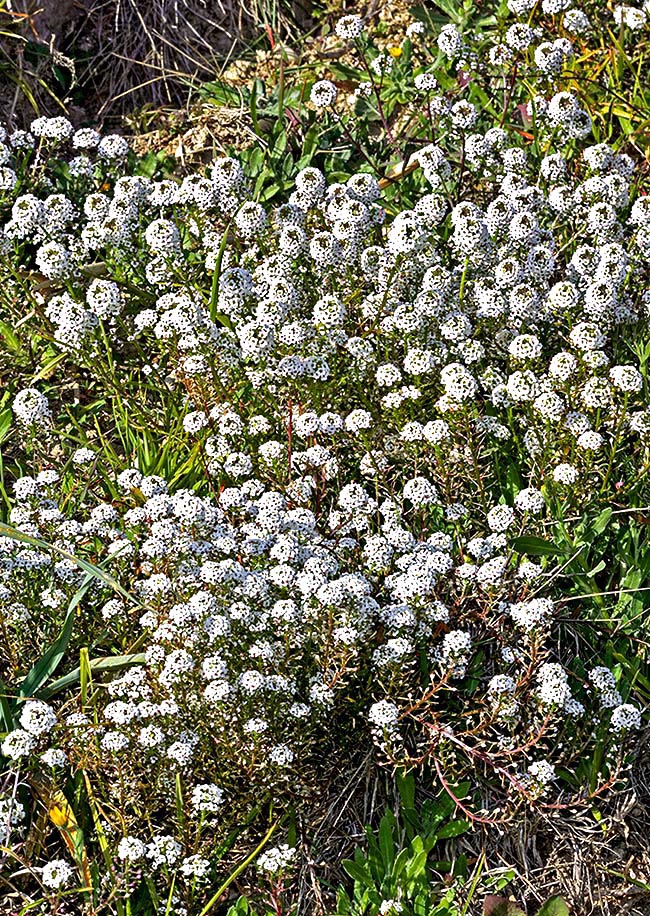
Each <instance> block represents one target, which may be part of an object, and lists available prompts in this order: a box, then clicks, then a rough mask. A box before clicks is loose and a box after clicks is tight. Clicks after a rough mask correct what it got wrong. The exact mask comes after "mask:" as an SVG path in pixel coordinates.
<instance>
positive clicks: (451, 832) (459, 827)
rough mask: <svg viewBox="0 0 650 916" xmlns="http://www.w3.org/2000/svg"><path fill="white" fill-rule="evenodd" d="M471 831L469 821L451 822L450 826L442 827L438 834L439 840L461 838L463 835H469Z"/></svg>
mask: <svg viewBox="0 0 650 916" xmlns="http://www.w3.org/2000/svg"><path fill="white" fill-rule="evenodd" d="M468 830H469V823H468V822H467V821H450V822H449V823H448V824H445V826H444V827H441V828H440V830H438V832H437V838H438V839H439V840H448V839H449V838H450V837H454V836H460V835H461V834H462V833H467V831H468Z"/></svg>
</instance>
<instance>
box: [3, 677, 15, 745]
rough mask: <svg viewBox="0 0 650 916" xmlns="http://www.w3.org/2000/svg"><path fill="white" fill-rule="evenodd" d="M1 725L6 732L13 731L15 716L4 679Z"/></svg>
mask: <svg viewBox="0 0 650 916" xmlns="http://www.w3.org/2000/svg"><path fill="white" fill-rule="evenodd" d="M0 725H1V726H2V730H3V731H5V732H10V731H13V728H14V717H13V716H12V714H11V707H10V706H9V695H8V693H7V688H6V687H5V685H4V681H2V680H0Z"/></svg>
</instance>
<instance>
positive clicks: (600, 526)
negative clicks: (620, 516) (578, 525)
mask: <svg viewBox="0 0 650 916" xmlns="http://www.w3.org/2000/svg"><path fill="white" fill-rule="evenodd" d="M611 518H612V509H603V511H602V512H601V513H600V515H599V516H598V517H597V518H596V520H595V521H594V523H593V525H592V526H591V530H592V531H593V532H594V533H595V534H602V533H603V531H604V530H605V528H607V526H608V525H609V523H610V521H611Z"/></svg>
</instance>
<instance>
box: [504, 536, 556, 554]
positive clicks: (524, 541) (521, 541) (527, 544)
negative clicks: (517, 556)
mask: <svg viewBox="0 0 650 916" xmlns="http://www.w3.org/2000/svg"><path fill="white" fill-rule="evenodd" d="M512 546H513V547H514V549H515V550H516V551H517V553H525V554H527V555H528V556H530V557H559V556H563V555H564V554H565V553H566V551H565V550H564V549H563V548H562V547H560V546H559V545H558V544H554V543H553V542H552V541H546V540H544V538H538V537H535V535H532V534H525V535H522V536H521V537H518V538H515V539H514V540H513V542H512Z"/></svg>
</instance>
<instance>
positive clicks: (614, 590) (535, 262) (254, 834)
mask: <svg viewBox="0 0 650 916" xmlns="http://www.w3.org/2000/svg"><path fill="white" fill-rule="evenodd" d="M487 6H488V5H487V4H481V5H476V6H475V5H474V4H472V3H469V2H468V3H467V4H465V6H463V7H462V9H458V8H457V7H456V5H455V4H449V6H448V8H447V5H446V4H443V3H439V4H438V6H437V12H436V13H435V14H432V13H431V12H430V11H427V10H426V9H416V10H415V13H414V15H415V16H416V17H417V18H414V20H413V22H412V23H411V24H410V25H409V26H408V28H407V29H406V33H405V35H404V37H403V40H402V41H401V42H400V43H399V44H397V45H395V44H390V45H387V46H385V47H384V46H382V43H381V34H379V35H374V34H373V32H372V29H371V28H370V26H369V25H368V24H367V23H366V22H365V21H364V20H363V18H361V17H359V16H357V15H352V14H350V15H346V16H344V17H343V18H341V19H339V21H338V22H337V24H336V36H337V40H338V41H339V43H340V45H341V53H342V54H343V53H344V52H345V62H343V58H342V59H341V60H340V61H338V62H329V63H328V64H327V67H328V69H327V70H325V69H324V68H323V72H321V73H314V72H313V67H312V68H311V69H310V71H309V72H308V73H304V72H302V71H301V72H300V73H298V74H293V75H291V74H289V73H286V74H285V73H284V71H283V69H282V68H280V73H279V80H278V82H277V84H275V85H273V86H271V87H261V90H260V88H259V87H258V88H257V89H256V88H255V87H253V89H252V90H251V93H250V98H249V102H250V106H251V117H252V123H253V124H254V125H255V129H256V132H257V131H259V134H258V136H259V143H255V144H254V145H253V146H251V147H249V148H248V149H247V150H245V151H244V152H243V153H242V156H241V161H239V160H238V159H236V158H234V157H228V156H224V157H222V158H219V159H217V160H215V161H214V162H212V163H211V164H210V166H209V167H207V168H206V169H201V170H198V171H196V172H193V173H191V174H186V175H185V176H181V177H177V176H173V175H171V176H170V175H164V176H162V175H161V174H160V172H159V170H157V163H156V162H155V161H154V162H153V163H152V161H151V159H150V158H146V157H145V158H144V159H140V158H138V157H136V156H134V155H133V154H132V153H131V152H130V150H129V144H128V143H127V141H126V140H125V139H124V138H123V137H122V136H119V135H117V134H106V133H101V132H100V131H98V130H96V129H95V127H81V128H79V129H76V130H75V129H74V128H73V126H72V124H71V123H70V121H68V120H67V119H66V118H65V117H62V116H59V117H53V118H47V117H39V118H37V119H36V120H34V121H33V123H32V124H31V126H30V128H29V130H13V129H11V128H10V127H9V126H8V127H7V130H6V131H5V130H4V129H3V131H2V138H1V139H2V145H1V146H0V160H1V162H2V165H1V166H0V188H1V191H0V193H1V197H0V207H1V208H2V230H1V234H0V251H1V260H0V265H1V270H2V285H1V287H0V335H1V343H2V347H1V352H0V368H1V371H2V377H3V381H4V389H3V392H2V395H1V396H0V398H1V399H0V443H1V448H2V465H1V467H0V496H1V498H2V512H3V521H2V524H1V527H0V571H1V574H2V579H1V582H0V639H1V640H2V642H1V645H2V654H1V656H0V676H1V678H2V683H1V684H0V688H1V692H2V695H1V696H0V754H1V756H0V838H1V839H0V882H3V883H2V885H1V886H2V887H3V893H4V895H5V898H6V901H8V902H7V904H6V907H7V912H11V913H20V914H23V913H28V912H38V913H57V914H64V913H85V914H100V913H102V914H104V913H106V914H111V916H112V914H116V916H126V914H129V916H130V914H134V916H135V914H154V913H156V914H187V916H207V914H208V913H229V914H230V916H238V914H245V913H250V914H271V913H274V914H276V916H280V914H289V913H291V914H296V916H297V914H303V913H319V914H325V913H327V914H329V913H335V912H338V913H349V914H357V916H361V914H372V916H374V914H397V913H403V914H405V916H408V914H413V916H415V914H417V916H428V914H431V916H433V914H449V916H460V914H466V913H474V912H476V913H478V912H484V913H485V914H488V916H489V914H493V916H499V914H510V916H517V914H519V913H522V912H523V910H521V909H519V908H518V907H517V905H516V904H514V903H512V902H509V901H508V899H507V896H504V894H507V893H508V890H507V887H508V885H509V883H510V882H512V881H513V880H515V881H516V880H518V879H517V874H516V869H515V868H514V865H515V863H509V862H507V861H504V860H503V858H500V859H499V858H497V857H496V856H492V858H490V855H489V854H488V852H486V850H488V851H489V850H490V849H492V850H493V849H494V844H495V838H496V842H497V843H498V838H500V837H508V836H513V835H517V832H518V831H519V830H521V826H522V825H523V824H524V823H527V822H528V821H529V819H530V818H532V817H554V818H556V820H557V819H559V820H560V821H561V822H566V825H567V826H566V829H570V824H571V820H572V818H576V817H579V816H581V813H585V812H586V813H587V814H588V815H589V816H591V817H593V818H594V819H596V822H598V821H599V819H600V820H602V819H603V818H604V817H605V813H606V811H607V810H608V809H607V806H608V804H611V803H612V799H615V798H617V797H618V796H619V795H620V793H626V792H627V793H630V792H632V793H633V794H634V798H635V803H636V804H637V806H638V808H639V811H640V812H644V811H645V807H644V806H645V805H646V804H647V802H648V797H647V793H646V794H645V795H644V791H645V790H644V789H643V784H642V780H641V779H640V777H639V769H638V762H639V760H642V759H643V755H644V741H645V738H644V735H645V723H644V715H645V706H646V703H647V701H648V696H649V692H650V682H649V681H648V665H647V659H646V647H647V639H648V621H647V612H646V609H647V607H648V599H647V594H648V591H647V585H646V583H647V579H648V572H649V571H650V550H649V548H648V543H647V537H648V536H647V522H648V518H647V514H646V513H647V512H648V511H649V507H650V484H649V480H648V475H649V471H650V453H649V448H648V446H649V443H650V403H649V397H650V391H649V389H648V359H649V357H650V337H649V334H648V314H649V311H650V288H649V286H648V277H649V274H650V268H649V260H648V258H649V255H650V197H648V196H647V195H646V191H647V180H648V179H647V173H648V160H647V158H646V154H645V150H646V149H647V140H648V134H649V131H650V120H649V119H650V115H649V114H648V112H649V111H650V106H649V105H648V104H647V101H648V100H647V98H646V97H647V93H648V87H647V85H645V82H644V76H643V74H644V60H645V55H646V54H647V51H648V49H649V48H650V43H649V42H648V35H649V34H650V9H649V8H648V3H647V0H646V4H645V6H644V7H641V6H639V7H627V6H625V7H622V6H617V7H615V8H613V9H612V10H610V9H607V8H605V6H604V5H603V4H601V3H600V2H595V3H588V2H587V3H584V4H583V5H582V7H581V8H577V7H575V6H574V5H573V4H572V2H570V0H566V2H565V0H542V2H541V3H536V2H531V0H509V2H508V3H504V4H501V6H498V5H497V4H493V5H492V7H490V8H486V7H487ZM348 61H351V63H350V62H348ZM259 92H262V95H259ZM273 106H275V108H274V107H273ZM273 112H275V118H274V119H273ZM269 113H270V114H271V117H272V124H271V127H270V130H269V126H268V123H267V125H266V126H264V125H262V126H260V122H261V120H265V121H267V122H268V119H269ZM369 786H370V787H371V789H369V788H368V787H369ZM477 843H478V844H479V848H481V849H482V851H481V852H480V854H473V853H472V850H476V848H477V845H476V844H477ZM481 844H483V845H482V847H481ZM491 844H492V845H491ZM355 846H356V851H355ZM603 867H604V866H603ZM593 868H594V873H595V872H596V871H597V870H598V863H597V862H596V863H595V864H594V866H593ZM635 869H636V870H635ZM605 870H606V871H611V868H609V866H608V867H607V869H605ZM613 874H614V875H618V876H619V877H621V878H622V879H624V881H623V891H622V893H623V894H624V895H625V894H626V893H627V891H626V888H627V890H629V891H630V894H631V896H629V895H628V897H624V898H617V899H616V900H615V901H613V900H607V899H606V898H602V897H601V898H600V899H599V900H597V901H595V903H594V904H593V905H592V903H590V902H589V901H586V900H585V899H584V898H583V899H580V895H579V894H576V895H575V899H572V900H571V901H569V903H570V905H571V910H569V908H568V905H567V903H566V902H565V901H564V900H563V899H561V898H560V897H559V896H557V895H556V896H555V897H552V898H551V899H549V900H548V901H546V903H544V904H543V906H542V909H541V910H540V911H539V912H540V914H545V916H549V914H556V916H558V914H559V916H562V914H566V913H569V912H572V913H573V914H574V916H580V914H582V913H585V914H587V913H596V912H602V913H610V912H611V913H613V912H622V910H620V909H618V910H616V909H613V907H615V906H619V905H620V904H621V900H622V899H624V902H625V906H626V907H627V909H626V910H625V912H629V913H644V912H648V910H647V909H643V907H647V906H649V905H650V904H649V902H648V901H649V899H650V898H648V891H649V890H650V884H649V883H648V882H649V881H650V875H649V874H648V872H647V871H646V872H643V870H640V869H639V868H638V867H636V866H635V867H634V868H632V867H629V866H628V867H627V870H626V871H623V870H622V869H621V872H617V871H614V872H613ZM595 880H596V879H595V878H594V882H595ZM516 886H517V885H516V884H515V887H516ZM504 889H505V890H504ZM486 895H489V896H486ZM644 895H645V896H644ZM537 896H538V898H539V900H540V902H541V897H542V896H545V894H544V895H542V894H540V895H537ZM534 898H535V894H534V888H533V896H532V897H531V900H530V901H529V903H530V905H531V906H532V901H533V899H534ZM637 898H639V899H641V902H640V903H638V900H637ZM637 903H638V905H639V906H640V907H641V909H638V910H637V909H634V908H633V907H635V906H636V905H637ZM2 906H5V904H4V903H3V904H0V911H2V912H4V911H3V910H2V909H1V908H2ZM595 907H600V909H597V908H595ZM529 912H532V910H529Z"/></svg>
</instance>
